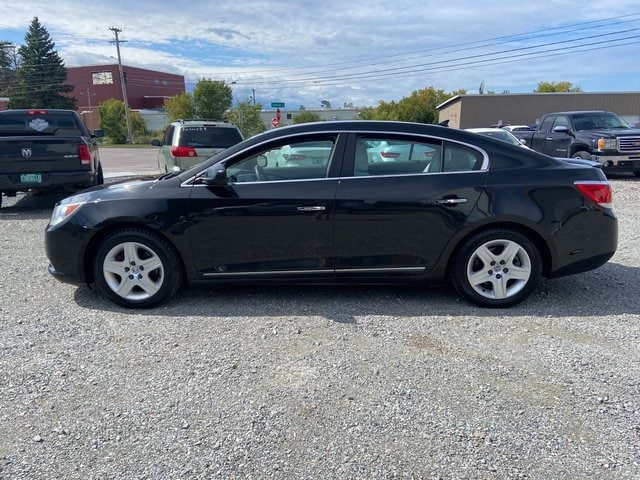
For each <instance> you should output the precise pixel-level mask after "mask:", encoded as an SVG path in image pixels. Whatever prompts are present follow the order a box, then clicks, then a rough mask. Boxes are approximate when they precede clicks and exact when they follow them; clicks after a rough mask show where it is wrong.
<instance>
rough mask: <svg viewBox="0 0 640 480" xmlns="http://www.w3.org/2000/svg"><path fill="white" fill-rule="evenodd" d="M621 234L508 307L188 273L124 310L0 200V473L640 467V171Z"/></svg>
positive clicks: (603, 470)
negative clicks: (51, 265)
mask: <svg viewBox="0 0 640 480" xmlns="http://www.w3.org/2000/svg"><path fill="white" fill-rule="evenodd" d="M612 184H613V187H614V191H615V200H616V206H617V207H616V208H617V213H618V216H619V219H620V242H619V250H618V252H617V253H616V255H615V257H614V258H613V259H612V260H611V262H609V263H608V264H607V265H605V266H603V267H602V268H600V269H599V270H596V271H594V272H589V273H584V274H580V275H575V276H572V277H566V278H563V279H557V280H543V282H542V283H541V285H540V287H539V289H538V290H537V292H536V293H535V294H534V295H532V296H531V298H530V299H529V300H527V301H526V302H525V303H523V304H521V305H520V306H517V307H515V308H512V309H508V310H506V309H505V310H483V309H478V308H475V307H473V306H470V305H469V304H467V303H465V302H464V301H462V300H461V299H459V298H458V297H457V296H456V294H455V293H454V292H453V291H452V290H449V289H444V288H432V289H426V290H423V289H421V288H416V287H336V288H329V287H277V288H245V287H234V288H228V287H224V288H218V287H215V288H196V289H192V290H189V291H186V292H182V293H181V294H179V295H178V296H177V297H176V298H175V299H174V300H172V301H171V302H170V303H169V304H168V305H166V306H165V307H162V308H159V309H156V310H152V311H146V312H137V311H133V312H132V311H126V310H124V309H121V308H119V307H116V306H114V305H112V304H110V303H108V302H107V301H105V300H103V299H102V298H101V297H99V296H98V294H97V293H95V292H94V291H91V290H89V289H88V288H75V287H72V286H69V285H64V284H61V283H58V282H57V281H55V280H54V279H53V278H51V277H50V276H49V275H48V273H47V272H46V268H45V267H46V265H47V263H48V262H47V259H46V256H45V252H44V246H43V231H44V228H45V225H46V224H47V221H48V218H49V214H50V210H51V206H52V204H53V200H54V199H52V198H51V197H47V196H44V197H25V196H20V197H18V199H17V201H16V200H14V199H6V198H5V199H4V206H3V207H2V209H1V210H0V251H1V252H2V276H1V277H0V292H1V293H0V295H1V296H2V302H0V317H1V319H2V321H1V323H0V328H1V331H2V334H1V335H0V479H23V478H24V479H58V478H60V479H88V478H101V479H111V478H114V479H120V478H123V479H147V478H149V479H164V478H170V479H175V478H222V479H227V478H229V479H239V478H295V479H305V478H314V479H316V478H321V479H328V478H362V479H365V478H366V479H372V478H373V479H377V478H380V479H383V478H384V479H387V478H426V479H430V478H432V479H502V478H529V479H545V480H546V479H582V478H588V479H591V478H593V479H638V478H640V330H639V329H638V325H639V323H640V288H639V286H638V283H639V282H638V280H639V279H640V275H639V273H640V248H639V247H638V242H639V241H640V179H638V180H636V179H634V178H618V179H614V180H612Z"/></svg>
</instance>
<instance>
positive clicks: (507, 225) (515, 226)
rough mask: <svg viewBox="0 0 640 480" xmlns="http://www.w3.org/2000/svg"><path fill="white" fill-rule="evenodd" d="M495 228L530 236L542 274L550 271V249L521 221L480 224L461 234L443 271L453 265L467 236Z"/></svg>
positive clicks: (540, 236) (537, 234)
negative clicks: (538, 258)
mask: <svg viewBox="0 0 640 480" xmlns="http://www.w3.org/2000/svg"><path fill="white" fill-rule="evenodd" d="M496 229H508V230H514V231H516V232H518V233H520V234H522V235H525V236H527V237H528V238H530V239H531V241H532V242H533V243H534V244H535V246H536V247H537V248H538V251H539V252H540V256H541V259H542V275H543V276H547V275H548V274H549V272H550V271H551V265H552V255H551V250H550V249H549V246H548V245H547V243H546V242H545V241H544V239H543V237H542V235H540V234H539V233H538V232H537V231H536V230H534V229H533V228H531V227H528V226H526V225H523V224H521V223H516V222H509V221H503V222H498V223H490V224H485V225H481V226H478V227H477V228H474V229H472V230H470V231H468V232H466V233H465V234H464V236H462V237H461V238H460V239H459V240H458V241H457V242H456V243H455V246H454V247H453V249H452V250H451V253H450V254H449V257H448V259H447V265H446V270H445V271H446V272H449V271H451V268H452V267H453V263H454V262H455V259H456V257H457V256H458V252H459V251H460V249H461V248H462V246H463V245H464V244H465V242H466V241H467V240H468V239H469V238H471V237H472V236H474V235H477V234H478V233H481V232H485V231H488V230H496Z"/></svg>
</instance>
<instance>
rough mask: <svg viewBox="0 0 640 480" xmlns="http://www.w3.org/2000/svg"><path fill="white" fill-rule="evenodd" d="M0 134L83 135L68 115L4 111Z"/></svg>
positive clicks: (1, 116) (1, 118)
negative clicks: (7, 112)
mask: <svg viewBox="0 0 640 480" xmlns="http://www.w3.org/2000/svg"><path fill="white" fill-rule="evenodd" d="M0 135H5V136H10V135H11V136H19V135H54V136H57V137H77V136H81V135H83V132H82V129H81V128H80V127H79V126H78V125H77V124H76V123H75V119H74V118H73V117H72V116H70V115H64V114H59V115H57V114H42V113H38V114H28V113H15V114H14V113H11V114H6V113H5V114H2V115H0Z"/></svg>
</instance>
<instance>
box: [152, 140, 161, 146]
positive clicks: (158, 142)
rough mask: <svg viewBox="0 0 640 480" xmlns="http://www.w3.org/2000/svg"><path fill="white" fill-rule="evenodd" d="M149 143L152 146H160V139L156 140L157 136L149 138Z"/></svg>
mask: <svg viewBox="0 0 640 480" xmlns="http://www.w3.org/2000/svg"><path fill="white" fill-rule="evenodd" d="M151 145H153V146H154V147H161V146H162V142H161V141H160V140H158V139H157V138H154V139H153V140H151Z"/></svg>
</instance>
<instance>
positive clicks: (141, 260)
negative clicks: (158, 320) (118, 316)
mask: <svg viewBox="0 0 640 480" xmlns="http://www.w3.org/2000/svg"><path fill="white" fill-rule="evenodd" d="M94 269H95V270H94V273H95V280H96V287H97V288H98V290H99V291H100V293H102V294H103V295H104V296H105V297H107V298H108V299H109V300H111V301H112V302H114V303H116V304H118V305H120V306H122V307H126V308H150V307H154V306H156V305H159V304H160V303H162V302H165V301H167V300H168V299H169V298H171V297H172V296H173V295H174V294H175V293H176V292H177V291H178V289H179V288H180V285H181V284H182V279H183V275H182V268H181V263H180V259H179V257H178V254H177V253H176V252H175V250H174V249H173V248H172V246H171V245H170V244H169V243H168V242H167V241H166V240H165V239H163V238H162V237H160V236H159V235H156V234H153V233H151V232H147V231H145V230H141V229H133V228H132V229H124V230H119V231H116V232H114V233H112V234H111V235H109V236H108V237H107V238H106V239H105V240H104V241H103V242H102V243H101V245H100V247H99V248H98V251H97V254H96V258H95V264H94Z"/></svg>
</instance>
